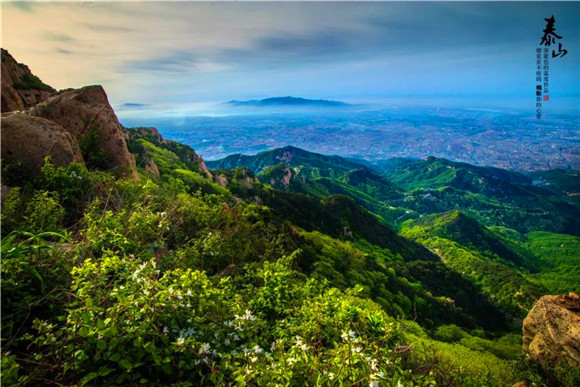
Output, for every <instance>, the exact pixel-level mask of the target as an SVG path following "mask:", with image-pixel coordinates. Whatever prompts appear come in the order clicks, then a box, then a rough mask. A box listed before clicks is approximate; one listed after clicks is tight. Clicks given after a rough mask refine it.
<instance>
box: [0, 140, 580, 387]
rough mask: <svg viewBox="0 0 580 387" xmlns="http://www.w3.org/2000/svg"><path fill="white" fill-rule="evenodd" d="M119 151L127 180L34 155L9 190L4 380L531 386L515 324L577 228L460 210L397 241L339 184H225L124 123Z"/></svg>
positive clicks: (249, 176) (239, 179) (570, 250)
mask: <svg viewBox="0 0 580 387" xmlns="http://www.w3.org/2000/svg"><path fill="white" fill-rule="evenodd" d="M89 148H90V147H89ZM129 148H130V149H131V151H132V152H133V153H134V154H136V156H137V164H138V167H139V174H140V177H141V178H140V179H139V180H136V181H134V180H123V179H120V180H116V179H115V178H114V177H113V175H111V174H109V173H107V172H103V171H100V170H99V169H100V168H99V167H98V165H95V166H94V168H91V170H89V169H87V167H86V166H85V165H80V164H70V165H68V166H66V167H60V168H56V167H54V166H53V165H52V164H51V163H50V160H47V162H46V164H45V166H44V168H43V169H42V173H41V174H40V175H39V176H38V177H36V178H35V179H33V180H30V181H27V182H23V183H21V184H14V185H13V186H12V187H11V188H10V190H9V191H8V192H6V193H3V203H2V206H3V208H2V247H1V249H2V251H1V253H2V279H1V281H2V283H1V286H2V340H3V342H2V382H3V383H5V384H6V385H14V384H18V383H20V384H22V385H34V384H37V385H38V384H41V385H45V384H60V385H120V384H123V385H136V384H145V385H159V384H172V383H174V384H177V383H179V385H199V384H210V385H213V384H217V385H234V384H236V385H245V384H249V385H276V384H278V385H372V386H376V385H381V386H382V385H395V386H396V385H399V384H402V385H434V384H440V385H469V386H472V385H474V386H477V385H482V386H484V385H485V386H488V385H512V384H513V383H515V382H518V381H520V380H527V379H533V380H538V379H537V378H538V376H537V374H536V373H535V372H534V371H533V370H531V369H529V368H527V363H526V361H525V360H524V359H523V358H521V356H520V348H521V342H520V341H521V335H520V326H519V325H518V324H516V323H514V321H513V320H512V319H510V317H513V316H517V317H521V316H522V314H523V313H524V311H525V310H527V309H528V308H529V307H530V305H531V303H533V301H534V300H535V298H537V297H538V296H539V295H541V294H544V293H545V292H546V291H547V290H546V288H548V289H564V288H565V286H568V285H561V287H559V288H558V287H556V285H557V283H556V281H557V278H558V276H559V274H558V273H560V272H561V271H563V270H568V269H566V267H565V266H563V265H564V263H562V262H565V264H570V265H576V266H577V261H576V259H577V258H578V257H577V256H575V252H577V251H578V249H577V247H578V243H579V242H578V238H576V237H569V236H565V235H564V236H563V235H555V234H549V233H530V234H526V235H522V234H519V233H518V232H517V231H513V230H507V229H505V230H500V229H497V230H496V229H487V228H485V227H484V226H482V225H480V224H478V223H477V222H476V221H475V220H473V219H471V218H468V219H467V220H466V219H464V218H463V215H462V214H459V213H450V214H446V215H442V216H439V215H437V216H434V217H433V218H419V219H418V220H416V221H414V222H413V221H411V222H408V223H405V224H404V225H403V233H402V234H403V236H404V237H403V236H401V235H398V234H397V233H396V232H395V231H393V230H392V229H391V228H389V227H388V226H387V222H386V221H385V219H384V217H382V216H377V215H375V214H374V213H372V212H371V211H369V207H368V206H367V207H366V209H365V208H363V207H361V206H359V205H357V199H353V198H351V197H348V195H349V193H351V191H347V192H342V193H343V195H336V193H338V192H335V191H328V192H326V191H320V192H319V193H317V194H316V195H312V194H307V193H304V192H303V193H296V192H286V191H280V190H276V189H273V188H271V187H269V186H268V185H267V184H264V183H263V182H260V181H259V180H258V179H257V178H256V177H255V175H254V174H253V173H252V172H251V171H249V170H247V169H245V168H237V169H234V170H220V171H214V174H216V175H218V176H220V178H222V179H225V181H227V185H226V186H225V187H223V186H222V185H219V184H217V183H216V182H214V181H212V180H211V179H209V178H208V177H207V176H206V174H205V173H204V172H203V171H202V170H201V168H200V167H199V165H198V164H197V162H196V160H195V157H194V154H193V153H192V152H193V151H192V150H191V148H189V147H186V146H183V145H181V144H177V143H171V142H162V141H160V140H159V139H158V138H156V137H155V136H152V135H147V134H141V135H134V134H132V135H131V137H130V141H129ZM151 161H153V162H154V163H155V165H156V166H157V167H158V169H159V172H160V176H159V177H158V176H156V175H154V174H152V173H150V172H146V171H145V167H146V166H147V165H148V163H150V162H151ZM327 161H328V160H327ZM345 168H347V167H345ZM349 171H350V169H349ZM311 172H312V171H311ZM337 176H338V175H337ZM340 176H341V177H340V179H343V180H341V181H342V183H341V184H344V186H345V187H347V186H351V185H352V186H354V187H356V186H357V184H358V187H360V184H366V186H365V187H366V188H364V190H362V191H358V192H363V191H364V192H366V193H365V195H369V197H375V195H381V191H380V190H381V189H382V188H380V187H376V186H374V185H373V184H374V183H373V184H371V183H368V181H367V180H366V179H367V177H365V176H366V174H365V176H358V175H357V174H356V173H350V172H347V173H345V172H344V171H342V172H341V174H340ZM5 177H7V178H8V179H9V180H8V181H18V180H17V179H11V177H10V176H3V179H4V178H5ZM345 179H349V180H345ZM353 179H356V181H354V180H353ZM374 179H375V178H374V177H373V181H378V180H374ZM321 181H322V180H321ZM321 181H319V182H317V184H321V186H322V185H323V184H322V183H321ZM367 183H368V184H367ZM324 184H326V183H324ZM357 189H358V188H357ZM373 190H374V191H373ZM385 195H386V194H385ZM360 197H362V196H359V198H360ZM385 200H386V199H385ZM458 220H459V221H460V222H462V223H461V224H460V225H459V226H458V225H457V224H456V221H458ZM466 224H467V225H468V226H469V227H468V228H466V226H465V225H466ZM462 230H463V231H465V232H462ZM510 235H511V236H510ZM516 236H518V237H517V238H516ZM558 243H559V245H558ZM562 244H563V246H562ZM558 246H560V247H558ZM557 249H563V250H562V251H563V252H564V253H563V254H560V255H558V258H554V259H552V258H550V257H551V255H552V254H553V252H554V251H556V250H557ZM530 251H535V252H537V254H539V255H538V256H536V255H534V254H531V253H530ZM538 257H539V258H538ZM441 258H443V260H442V259H441ZM544 268H549V270H548V271H546V273H548V274H542V273H544V272H543V271H542V270H543V269H544ZM550 270H551V271H550ZM549 273H552V274H549ZM542 275H544V277H542ZM570 275H572V274H570ZM562 278H568V279H567V281H568V280H569V281H572V277H562ZM552 280H553V281H552ZM570 283H572V282H569V284H570ZM544 286H545V288H544ZM534 378H535V379H534Z"/></svg>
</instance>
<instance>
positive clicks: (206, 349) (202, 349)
mask: <svg viewBox="0 0 580 387" xmlns="http://www.w3.org/2000/svg"><path fill="white" fill-rule="evenodd" d="M210 349H211V347H210V345H209V343H203V344H202V345H201V347H200V348H199V354H200V355H201V354H204V353H209V351H210Z"/></svg>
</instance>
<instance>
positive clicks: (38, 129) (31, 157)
mask: <svg viewBox="0 0 580 387" xmlns="http://www.w3.org/2000/svg"><path fill="white" fill-rule="evenodd" d="M1 125H2V158H3V159H4V160H8V161H11V162H16V163H18V168H21V172H22V176H34V175H36V174H38V173H39V172H40V168H41V167H42V166H43V165H44V158H45V157H46V156H50V157H51V159H52V163H53V164H54V165H55V166H63V165H67V164H69V163H72V162H76V163H82V162H83V156H82V155H81V151H80V149H79V145H78V143H77V142H76V140H75V139H74V137H73V136H72V135H71V134H70V133H69V132H67V131H66V130H65V129H64V128H63V127H61V126H60V125H58V124H56V123H54V122H52V121H49V120H47V119H44V118H39V117H33V116H30V115H28V114H24V113H14V114H11V115H8V116H7V117H2V118H1Z"/></svg>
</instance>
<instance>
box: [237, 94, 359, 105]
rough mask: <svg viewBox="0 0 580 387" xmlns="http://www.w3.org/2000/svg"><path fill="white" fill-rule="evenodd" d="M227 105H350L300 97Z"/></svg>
mask: <svg viewBox="0 0 580 387" xmlns="http://www.w3.org/2000/svg"><path fill="white" fill-rule="evenodd" d="M226 104H227V105H230V106H235V107H242V106H245V107H272V106H280V107H283V106H303V107H309V106H310V107H347V106H350V104H348V103H345V102H341V101H334V100H329V99H308V98H302V97H292V96H286V97H270V98H264V99H252V100H246V101H238V100H231V101H228V102H226Z"/></svg>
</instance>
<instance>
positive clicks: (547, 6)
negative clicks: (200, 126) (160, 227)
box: [2, 2, 580, 114]
mask: <svg viewBox="0 0 580 387" xmlns="http://www.w3.org/2000/svg"><path fill="white" fill-rule="evenodd" d="M551 15H554V17H555V18H556V24H555V27H556V30H557V33H559V34H560V35H562V36H563V39H562V40H561V43H562V45H563V47H564V48H566V49H567V50H568V54H567V55H566V56H565V57H563V58H555V59H551V60H550V66H551V67H550V96H551V103H552V104H555V103H556V102H557V100H558V99H559V98H560V99H562V100H563V99H564V98H566V99H567V100H568V102H569V101H570V100H571V98H572V101H573V103H576V104H577V105H580V99H579V98H580V97H579V96H578V94H579V93H580V56H579V51H580V36H579V35H580V3H579V2H565V3H563V2H509V3H507V2H484V3H481V2H478V3H473V2H470V3H465V2H407V3H401V2H381V3H377V2H373V3H350V2H349V3H344V2H325V3H308V2H306V3H304V2H301V3H293V2H286V3H263V2H258V3H244V2H236V3H220V2H218V3H215V2H214V3H201V2H187V3H186V2H164V3H158V2H133V3H121V2H106V3H105V2H94V3H50V2H49V3H3V12H2V22H3V23H2V24H3V27H2V39H3V41H2V46H3V47H4V48H7V49H8V50H9V51H10V52H11V53H12V54H13V55H14V56H15V57H16V59H17V60H19V61H21V62H24V63H26V64H28V65H29V66H30V67H31V69H32V70H33V72H35V73H36V74H37V75H39V76H40V77H41V79H43V80H44V81H45V82H47V83H49V84H51V85H53V86H55V87H56V88H66V87H80V86H83V85H86V84H96V83H99V84H102V85H103V86H104V87H105V89H106V90H107V92H108V94H109V98H110V100H111V102H112V103H113V104H114V105H121V104H124V103H132V104H144V105H145V106H144V107H146V108H147V109H149V110H151V111H161V110H165V111H167V110H168V109H169V110H172V111H189V110H190V111H192V112H193V111H203V109H204V108H205V107H206V106H209V105H210V104H212V103H215V102H222V101H227V100H231V99H238V100H241V99H254V98H262V97H271V96H282V95H295V96H301V97H306V98H328V99H340V100H346V101H353V102H357V101H370V100H381V99H386V98H388V99H393V98H394V99H398V98H401V99H403V98H404V99H429V100H437V99H441V98H446V97H454V98H460V99H463V98H464V99H465V100H466V101H469V103H470V104H472V105H473V104H474V103H475V104H476V105H477V104H478V103H479V104H480V105H482V106H483V105H485V103H489V102H484V101H494V100H495V101H499V100H528V99H529V100H533V97H534V94H533V93H534V89H535V59H536V58H535V49H536V48H537V47H538V46H539V42H540V39H541V37H542V34H543V33H542V29H543V28H545V21H544V18H547V17H550V16H551ZM55 20H59V22H58V23H55ZM478 101H479V102H478ZM130 108H136V105H133V106H131V107H130ZM121 114H122V113H121Z"/></svg>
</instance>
